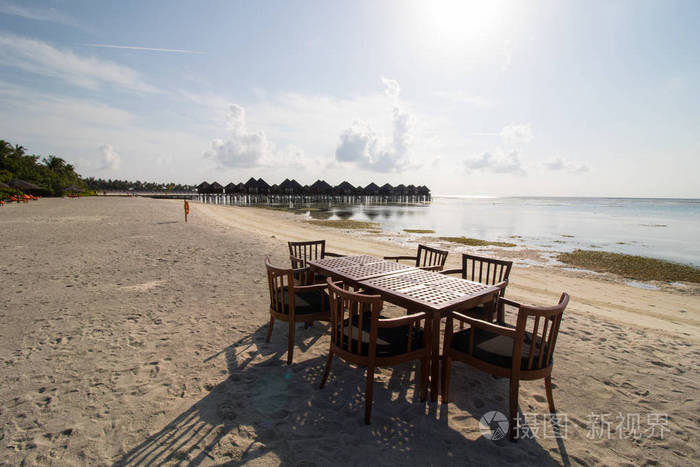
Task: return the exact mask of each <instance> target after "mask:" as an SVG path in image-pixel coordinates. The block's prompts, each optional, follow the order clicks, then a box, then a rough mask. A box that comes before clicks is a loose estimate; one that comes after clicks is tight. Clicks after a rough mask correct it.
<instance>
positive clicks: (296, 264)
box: [289, 255, 305, 272]
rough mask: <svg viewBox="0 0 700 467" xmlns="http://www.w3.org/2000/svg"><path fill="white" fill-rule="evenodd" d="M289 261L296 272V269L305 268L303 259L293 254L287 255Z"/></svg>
mask: <svg viewBox="0 0 700 467" xmlns="http://www.w3.org/2000/svg"><path fill="white" fill-rule="evenodd" d="M289 261H290V262H291V263H292V269H294V270H295V271H294V272H296V270H298V269H305V267H304V260H303V259H301V258H299V257H296V256H294V255H289Z"/></svg>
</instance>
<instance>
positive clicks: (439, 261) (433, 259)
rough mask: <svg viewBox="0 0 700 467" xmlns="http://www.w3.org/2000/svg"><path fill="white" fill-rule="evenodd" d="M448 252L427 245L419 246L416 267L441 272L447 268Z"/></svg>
mask: <svg viewBox="0 0 700 467" xmlns="http://www.w3.org/2000/svg"><path fill="white" fill-rule="evenodd" d="M448 254H449V252H448V251H447V250H440V249H438V248H433V247H429V246H425V245H418V254H417V255H416V267H419V268H420V267H434V268H436V270H438V271H441V270H442V268H443V267H445V261H447V255H448Z"/></svg>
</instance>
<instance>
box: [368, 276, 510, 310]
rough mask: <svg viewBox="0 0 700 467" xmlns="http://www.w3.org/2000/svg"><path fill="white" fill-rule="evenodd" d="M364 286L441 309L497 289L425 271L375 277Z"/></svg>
mask: <svg viewBox="0 0 700 467" xmlns="http://www.w3.org/2000/svg"><path fill="white" fill-rule="evenodd" d="M362 285H365V286H369V287H370V288H372V289H375V290H380V291H386V292H390V293H393V294H396V295H400V296H402V297H405V298H407V299H409V300H412V301H416V302H417V303H420V304H422V305H427V306H429V307H431V308H437V309H441V308H445V307H446V306H449V305H451V304H455V303H459V302H463V301H466V300H469V299H470V298H473V297H478V296H482V295H485V294H488V293H491V292H493V291H495V290H496V288H495V287H493V286H489V285H484V284H480V283H478V282H471V281H467V280H464V279H457V278H454V277H448V276H444V275H442V274H438V273H436V272H433V271H423V270H413V271H409V272H405V273H398V274H391V275H385V276H381V277H374V278H371V279H367V280H364V281H362Z"/></svg>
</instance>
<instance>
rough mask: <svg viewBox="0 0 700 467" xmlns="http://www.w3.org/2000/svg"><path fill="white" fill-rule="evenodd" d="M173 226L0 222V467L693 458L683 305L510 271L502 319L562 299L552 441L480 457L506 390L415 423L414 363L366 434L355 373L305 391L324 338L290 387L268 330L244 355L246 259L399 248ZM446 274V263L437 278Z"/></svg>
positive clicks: (125, 212)
mask: <svg viewBox="0 0 700 467" xmlns="http://www.w3.org/2000/svg"><path fill="white" fill-rule="evenodd" d="M191 208H192V212H191V214H190V222H189V223H188V224H185V223H184V222H183V210H182V204H181V201H162V200H151V199H145V198H81V199H42V200H40V201H35V202H32V203H29V204H23V205H6V206H5V207H3V208H0V228H1V231H2V247H0V278H1V280H2V285H1V288H0V290H1V291H2V292H1V297H2V301H1V302H0V323H2V326H1V327H0V381H1V383H2V384H1V385H0V464H2V465H5V464H6V465H20V464H23V465H48V464H55V465H115V464H116V465H158V464H163V463H164V464H172V465H220V464H226V463H231V464H232V465H236V464H241V463H244V464H251V465H277V464H285V465H356V464H372V465H374V464H378V465H385V464H386V465H397V464H410V465H426V464H431V465H433V464H434V465H452V464H454V465H466V464H470V463H475V464H477V465H479V464H481V465H483V464H527V465H532V464H537V465H550V464H551V465H556V464H564V465H567V464H570V465H579V464H583V465H592V464H601V463H603V464H611V465H620V464H625V465H638V464H661V465H687V464H692V463H694V462H697V459H698V458H699V457H700V452H699V451H700V449H699V447H700V446H699V445H700V443H699V442H698V435H697V432H696V430H697V427H698V422H699V421H700V402H699V400H700V397H699V396H700V390H699V389H698V384H700V383H699V381H700V378H698V373H699V370H698V364H697V362H698V357H699V356H700V352H699V351H698V343H700V332H699V330H700V296H698V294H697V289H696V288H693V287H688V288H686V289H682V290H680V289H679V290H675V289H669V290H643V289H639V288H634V287H629V286H626V285H624V284H623V283H622V282H623V281H621V280H611V279H610V278H607V277H598V276H592V275H585V274H578V273H575V272H570V271H562V270H559V269H555V268H544V267H532V266H530V267H520V266H517V265H516V267H514V270H513V272H512V274H511V285H510V286H509V287H508V296H509V297H510V298H513V299H516V300H523V301H526V302H530V303H538V304H550V303H554V301H555V300H556V297H557V296H558V295H559V294H560V293H561V292H562V291H567V292H569V293H570V294H571V296H572V300H571V305H570V306H569V308H568V309H567V310H566V314H565V316H564V321H563V323H562V328H561V333H560V337H559V342H558V344H557V352H556V363H555V366H554V372H553V381H554V384H555V389H554V399H555V403H556V405H557V408H558V410H559V412H560V416H559V417H560V421H563V422H565V423H564V424H563V425H564V426H565V427H566V437H565V439H559V440H557V439H554V438H553V436H552V426H551V424H550V423H549V422H544V421H541V420H539V421H535V422H532V423H531V427H532V428H533V431H535V433H534V434H535V436H534V438H533V439H521V440H519V441H518V442H517V443H511V442H508V441H505V440H500V441H492V440H488V439H486V438H484V437H483V436H482V435H481V432H480V430H479V419H480V418H481V417H482V415H485V414H486V413H487V412H489V411H492V410H498V411H501V412H503V413H506V414H507V397H508V381H507V380H505V379H495V378H492V377H491V376H488V375H486V374H483V373H480V372H479V371H476V370H474V369H472V368H469V367H467V366H465V365H461V364H456V365H455V367H454V368H453V373H452V385H451V392H450V395H451V402H450V403H449V404H444V405H443V404H439V403H429V402H428V403H421V402H420V400H419V398H418V397H417V394H416V393H415V392H414V389H415V377H416V370H417V368H416V365H415V364H406V365H401V366H398V367H395V368H387V369H382V370H380V371H379V373H378V377H377V382H376V386H375V392H374V401H375V405H374V410H373V416H372V425H370V426H365V425H364V424H363V420H362V418H363V404H364V400H363V396H364V372H363V370H362V369H359V368H354V367H351V366H349V365H347V364H345V363H344V362H342V361H339V360H336V361H335V363H334V366H333V370H332V373H331V376H330V379H329V382H328V384H327V386H326V387H325V388H324V389H323V390H319V389H318V383H319V381H320V377H321V373H322V370H323V365H324V363H325V358H326V355H327V350H328V344H329V340H328V336H327V333H326V328H325V327H324V326H323V325H319V324H316V325H315V326H313V327H312V328H309V329H304V327H303V326H300V327H299V328H298V329H297V332H296V335H297V349H296V351H295V355H294V359H295V361H294V364H293V365H291V366H289V367H288V366H287V365H286V364H285V363H284V362H285V358H284V357H285V352H286V336H287V333H286V329H285V326H276V327H275V330H274V332H273V335H272V340H271V342H270V343H269V344H266V343H265V342H264V337H265V333H266V331H267V323H268V320H269V312H268V289H267V284H266V278H265V272H264V266H263V260H264V257H265V255H270V256H271V258H272V259H273V261H274V262H275V263H278V264H280V265H286V264H288V260H287V248H286V241H287V240H302V239H303V240H308V239H316V238H326V239H327V241H328V249H329V250H331V251H337V252H340V253H370V254H377V255H384V254H395V253H402V252H405V253H408V252H409V251H411V250H414V249H415V248H414V247H413V246H412V245H411V243H410V242H406V245H407V247H406V248H402V247H401V246H399V245H397V244H395V243H393V244H392V243H387V242H384V241H383V240H382V239H379V238H378V237H377V236H376V235H371V234H356V233H354V234H350V233H348V232H344V231H337V230H332V229H327V228H322V227H315V226H309V225H308V224H306V223H305V222H304V220H303V218H302V217H301V216H296V215H293V214H288V213H283V212H275V211H267V210H258V209H251V208H232V207H224V206H212V205H202V204H195V203H191ZM494 251H498V250H494ZM457 261H458V257H457V255H456V254H452V255H451V257H450V260H449V261H448V263H449V264H450V265H456V263H457ZM683 290H685V291H683ZM520 407H521V410H522V411H523V412H524V413H525V415H526V416H532V415H533V414H545V413H547V403H546V399H545V392H544V384H543V382H542V381H534V382H524V383H521V390H520ZM620 415H622V416H623V417H624V418H625V423H622V424H621V423H620V420H621V419H620V418H619V417H620ZM598 416H605V417H606V418H605V419H604V421H607V422H610V425H605V424H603V425H602V428H603V430H602V432H601V430H600V429H592V427H593V424H592V423H591V422H592V421H593V420H594V419H595V418H596V417H598ZM665 416H666V417H667V419H666V418H664V417H665ZM637 417H638V420H639V426H638V427H637V426H636V424H635V420H637ZM531 421H532V420H531ZM657 422H659V423H657ZM654 425H656V428H654ZM606 426H607V427H609V435H610V436H608V430H607V429H606ZM652 428H654V432H653V433H652V432H651V431H650V430H651V429H652ZM659 428H663V436H660V431H661V430H660V429H659ZM608 438H611V439H608ZM620 438H622V439H620Z"/></svg>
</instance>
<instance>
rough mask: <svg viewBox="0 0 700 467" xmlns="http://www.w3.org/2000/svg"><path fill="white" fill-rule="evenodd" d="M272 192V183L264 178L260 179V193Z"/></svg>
mask: <svg viewBox="0 0 700 467" xmlns="http://www.w3.org/2000/svg"><path fill="white" fill-rule="evenodd" d="M269 192H270V185H268V183H267V182H266V181H265V180H263V179H262V178H259V179H258V194H259V195H266V194H268V193H269Z"/></svg>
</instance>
